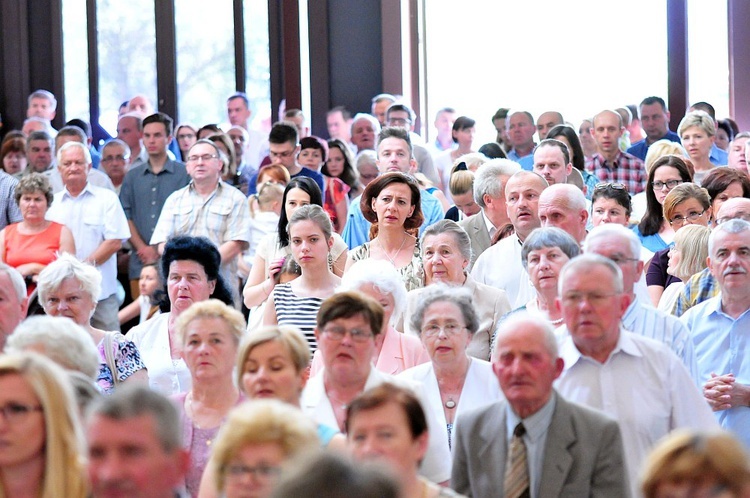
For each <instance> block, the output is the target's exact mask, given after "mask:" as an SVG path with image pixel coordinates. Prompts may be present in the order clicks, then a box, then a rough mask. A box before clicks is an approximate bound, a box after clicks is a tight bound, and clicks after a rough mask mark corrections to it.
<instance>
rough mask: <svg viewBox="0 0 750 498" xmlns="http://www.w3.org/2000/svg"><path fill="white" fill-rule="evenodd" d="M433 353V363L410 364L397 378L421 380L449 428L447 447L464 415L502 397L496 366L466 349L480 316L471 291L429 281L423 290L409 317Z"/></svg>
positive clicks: (438, 416) (432, 406) (442, 422)
mask: <svg viewBox="0 0 750 498" xmlns="http://www.w3.org/2000/svg"><path fill="white" fill-rule="evenodd" d="M410 322H411V328H412V330H416V331H417V334H419V338H420V339H421V340H422V344H423V345H424V347H425V349H426V350H427V354H428V355H429V356H430V362H429V363H425V364H423V365H418V366H416V367H413V368H410V369H408V370H406V371H404V372H402V373H401V374H400V375H399V376H400V377H402V378H405V379H409V380H412V381H417V382H419V383H420V384H422V386H423V388H424V394H425V397H426V399H427V402H428V403H429V406H426V407H425V409H427V410H432V412H433V415H434V418H435V419H436V420H438V423H439V424H440V425H441V426H442V427H445V428H446V431H447V433H448V447H449V448H450V447H451V442H452V439H451V435H452V433H453V428H454V425H455V424H456V423H457V420H458V418H459V416H460V415H461V413H463V412H465V411H467V410H470V409H472V408H477V407H480V406H483V405H486V404H489V403H492V402H494V401H497V400H499V399H501V398H502V397H503V395H502V392H501V391H500V386H499V384H498V383H497V382H495V380H496V377H495V375H494V373H493V372H492V365H490V363H489V362H487V361H485V360H480V359H478V358H472V357H471V356H469V355H468V353H467V351H466V349H467V348H468V347H469V344H470V343H471V342H472V336H473V335H474V334H475V333H476V332H477V330H478V329H479V317H478V315H477V313H476V310H475V309H474V306H473V304H472V296H471V293H470V292H469V291H468V289H463V288H458V287H448V286H447V285H444V284H436V285H431V286H429V287H427V288H425V289H424V291H423V292H421V293H420V299H419V303H418V304H417V306H416V308H415V309H414V313H413V314H412V315H410Z"/></svg>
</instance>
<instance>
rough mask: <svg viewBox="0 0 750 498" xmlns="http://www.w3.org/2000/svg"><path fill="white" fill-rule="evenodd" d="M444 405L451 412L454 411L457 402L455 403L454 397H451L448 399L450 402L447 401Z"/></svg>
mask: <svg viewBox="0 0 750 498" xmlns="http://www.w3.org/2000/svg"><path fill="white" fill-rule="evenodd" d="M443 404H444V405H445V407H446V408H447V409H449V410H453V409H454V408H455V407H456V402H455V401H453V396H449V397H448V401H446V402H445V403H443Z"/></svg>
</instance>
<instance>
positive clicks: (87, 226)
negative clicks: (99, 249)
mask: <svg viewBox="0 0 750 498" xmlns="http://www.w3.org/2000/svg"><path fill="white" fill-rule="evenodd" d="M81 221H82V222H83V228H84V230H85V232H86V237H87V238H89V237H90V238H91V239H93V240H94V241H98V240H102V239H103V238H104V213H88V212H87V213H86V214H84V215H83V219H82V220H81Z"/></svg>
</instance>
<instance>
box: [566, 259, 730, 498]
mask: <svg viewBox="0 0 750 498" xmlns="http://www.w3.org/2000/svg"><path fill="white" fill-rule="evenodd" d="M558 286H559V289H560V297H559V298H558V300H557V306H558V307H560V309H561V311H562V315H563V320H564V322H565V326H566V328H567V330H568V335H566V336H564V337H561V346H560V356H561V357H562V358H563V360H564V361H565V368H564V369H563V373H562V375H561V376H560V378H559V379H558V381H557V386H556V387H557V389H558V391H559V392H560V394H561V395H563V396H565V397H566V398H567V399H568V400H570V401H575V402H577V403H582V404H584V405H588V406H590V407H592V408H596V409H599V410H602V411H604V412H606V413H607V414H608V415H610V416H612V417H614V418H615V420H617V421H618V422H619V425H620V430H621V431H622V438H623V442H624V446H625V460H626V462H627V469H628V472H629V473H630V483H631V485H632V486H633V494H634V496H637V495H638V493H637V492H636V487H637V483H638V475H639V472H640V470H641V467H642V465H643V462H644V459H645V457H646V455H647V454H648V452H649V451H650V450H651V448H652V447H653V446H654V444H655V443H656V442H657V441H658V440H659V439H661V438H662V437H664V436H666V435H667V434H669V433H670V432H671V431H672V430H674V429H677V428H680V427H686V428H694V429H703V430H705V429H712V428H715V427H717V426H718V424H717V423H716V420H715V419H714V418H713V416H712V415H711V410H710V409H709V407H708V404H707V403H706V402H705V401H704V399H703V396H701V393H700V391H699V390H698V388H697V387H696V385H695V383H694V381H693V379H692V378H691V377H690V374H689V373H688V371H687V369H686V368H685V366H684V365H683V364H682V362H681V361H680V359H679V358H677V356H676V355H675V354H674V353H673V352H672V351H670V350H669V348H667V346H665V345H664V344H661V343H659V342H657V341H654V340H653V339H648V338H646V337H642V336H640V335H636V334H633V333H632V332H627V331H625V330H624V329H623V328H622V326H621V320H622V316H623V314H624V313H625V311H626V310H627V309H628V306H629V305H630V296H628V295H627V294H625V293H624V292H623V284H622V272H621V271H620V268H619V267H618V266H617V265H616V264H615V263H614V262H612V261H611V260H610V259H607V258H604V257H602V256H599V255H598V254H584V255H581V256H578V257H576V258H573V259H572V260H570V261H569V262H568V263H567V264H566V265H565V266H564V267H563V269H562V271H561V272H560V280H559V284H558Z"/></svg>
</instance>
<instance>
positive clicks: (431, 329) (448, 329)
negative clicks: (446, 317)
mask: <svg viewBox="0 0 750 498" xmlns="http://www.w3.org/2000/svg"><path fill="white" fill-rule="evenodd" d="M465 328H466V327H465V326H463V325H459V324H457V323H454V322H451V323H446V324H445V325H443V326H442V327H441V326H440V325H438V324H437V323H429V324H427V326H425V327H423V328H422V335H423V336H425V337H435V336H437V335H440V332H442V333H443V334H445V335H446V336H448V337H450V336H454V335H457V334H458V333H459V332H461V331H462V330H464V329H465Z"/></svg>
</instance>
